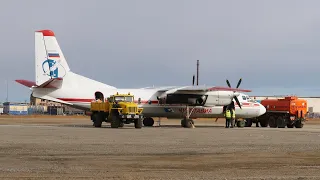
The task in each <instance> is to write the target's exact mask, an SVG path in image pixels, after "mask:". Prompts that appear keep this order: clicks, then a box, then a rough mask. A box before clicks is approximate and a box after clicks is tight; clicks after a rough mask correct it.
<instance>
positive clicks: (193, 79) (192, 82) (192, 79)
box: [192, 75, 195, 86]
mask: <svg viewBox="0 0 320 180" xmlns="http://www.w3.org/2000/svg"><path fill="white" fill-rule="evenodd" d="M194 79H195V76H194V75H193V77H192V86H194Z"/></svg>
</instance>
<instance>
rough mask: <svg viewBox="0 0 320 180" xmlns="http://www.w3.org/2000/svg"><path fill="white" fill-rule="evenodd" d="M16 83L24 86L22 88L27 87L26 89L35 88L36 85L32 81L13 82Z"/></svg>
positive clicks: (18, 80)
mask: <svg viewBox="0 0 320 180" xmlns="http://www.w3.org/2000/svg"><path fill="white" fill-rule="evenodd" d="M15 81H16V82H17V83H20V84H22V85H24V86H27V87H29V88H31V87H36V86H37V85H36V82H34V81H29V80H24V79H17V80H15Z"/></svg>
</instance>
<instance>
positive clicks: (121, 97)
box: [114, 96, 133, 102]
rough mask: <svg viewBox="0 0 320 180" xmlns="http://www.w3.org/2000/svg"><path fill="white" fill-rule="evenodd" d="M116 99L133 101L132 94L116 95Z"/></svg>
mask: <svg viewBox="0 0 320 180" xmlns="http://www.w3.org/2000/svg"><path fill="white" fill-rule="evenodd" d="M114 100H115V101H118V102H119V101H126V102H132V101H133V97H132V96H115V97H114Z"/></svg>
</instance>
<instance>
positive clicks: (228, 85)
mask: <svg viewBox="0 0 320 180" xmlns="http://www.w3.org/2000/svg"><path fill="white" fill-rule="evenodd" d="M226 82H227V84H228V86H229V88H231V85H230V83H229V80H228V79H227V81H226Z"/></svg>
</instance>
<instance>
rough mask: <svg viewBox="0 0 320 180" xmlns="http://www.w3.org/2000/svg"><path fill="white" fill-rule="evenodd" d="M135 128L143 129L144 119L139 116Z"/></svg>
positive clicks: (135, 121)
mask: <svg viewBox="0 0 320 180" xmlns="http://www.w3.org/2000/svg"><path fill="white" fill-rule="evenodd" d="M134 127H135V128H136V129H141V128H142V118H141V117H140V116H139V118H138V119H135V120H134Z"/></svg>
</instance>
